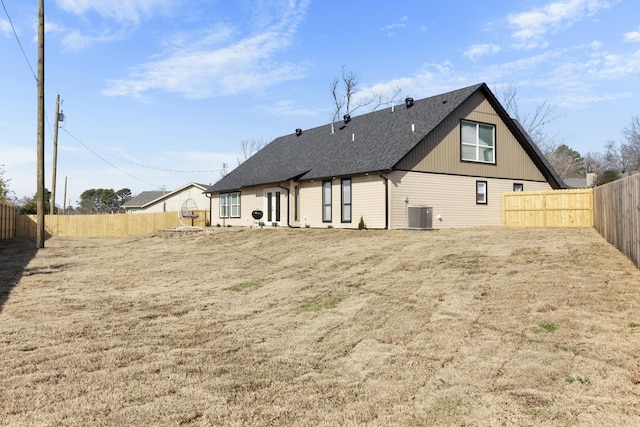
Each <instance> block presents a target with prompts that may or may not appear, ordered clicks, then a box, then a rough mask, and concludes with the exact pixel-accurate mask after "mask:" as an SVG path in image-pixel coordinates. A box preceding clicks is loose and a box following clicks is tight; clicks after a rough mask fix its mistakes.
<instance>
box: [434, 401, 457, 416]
mask: <svg viewBox="0 0 640 427" xmlns="http://www.w3.org/2000/svg"><path fill="white" fill-rule="evenodd" d="M431 410H432V411H433V412H434V413H439V414H443V415H445V416H449V417H455V416H459V415H463V414H464V412H465V407H464V402H463V401H462V399H461V398H459V397H452V398H447V399H438V400H436V402H435V403H434V404H433V406H432V407H431Z"/></svg>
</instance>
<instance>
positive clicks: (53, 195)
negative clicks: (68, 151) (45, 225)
mask: <svg viewBox="0 0 640 427" xmlns="http://www.w3.org/2000/svg"><path fill="white" fill-rule="evenodd" d="M61 119H62V120H64V115H63V114H62V113H60V94H58V98H57V99H56V117H55V120H54V127H53V163H52V164H51V174H52V176H51V200H49V205H50V207H49V213H50V214H51V215H55V213H56V170H57V169H58V123H59V121H60V120H61ZM65 197H66V196H65Z"/></svg>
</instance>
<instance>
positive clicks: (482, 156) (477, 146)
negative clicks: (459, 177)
mask: <svg viewBox="0 0 640 427" xmlns="http://www.w3.org/2000/svg"><path fill="white" fill-rule="evenodd" d="M460 159H461V160H462V161H465V162H479V163H490V164H495V163H496V127H495V125H492V124H488V123H477V122H470V121H467V120H462V121H461V122H460Z"/></svg>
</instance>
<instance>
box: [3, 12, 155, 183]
mask: <svg viewBox="0 0 640 427" xmlns="http://www.w3.org/2000/svg"><path fill="white" fill-rule="evenodd" d="M0 1H1V0H0ZM62 130H64V131H65V132H66V133H67V134H69V136H70V137H72V138H73V139H75V140H76V141H77V142H78V143H79V144H80V145H82V146H83V147H84V148H86V149H87V150H89V151H90V152H91V153H93V155H94V156H96V157H97V158H99V159H100V160H102V161H103V162H105V163H106V164H108V165H109V166H112V167H114V168H116V169H118V170H119V171H120V172H122V173H123V174H125V175H129V176H130V177H131V178H133V179H136V180H138V181H140V182H143V183H145V184H148V185H150V186H152V187H157V188H162V186H161V185H156V184H153V183H151V182H148V181H145V180H144V179H141V178H138V177H137V176H135V175H132V174H130V173H129V172H127V171H125V170H124V169H121V168H119V167H118V166H116V165H114V164H113V163H111V162H110V161H109V160H107V159H105V158H104V157H102V156H101V155H100V154H98V153H96V152H95V151H94V150H93V149H91V147H89V146H88V145H86V144H85V143H84V142H82V141H80V139H78V138H76V137H75V136H73V135H71V134H70V133H69V132H68V131H67V130H66V129H64V128H62Z"/></svg>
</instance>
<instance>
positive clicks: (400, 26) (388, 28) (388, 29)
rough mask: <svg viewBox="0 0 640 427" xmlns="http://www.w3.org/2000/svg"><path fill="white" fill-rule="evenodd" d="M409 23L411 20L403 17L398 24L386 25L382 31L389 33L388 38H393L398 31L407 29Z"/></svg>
mask: <svg viewBox="0 0 640 427" xmlns="http://www.w3.org/2000/svg"><path fill="white" fill-rule="evenodd" d="M408 21H409V18H408V17H407V16H403V17H402V18H400V19H399V20H398V22H394V23H393V24H389V25H385V26H384V27H382V28H380V31H382V32H384V33H387V35H388V36H393V35H395V32H396V30H400V29H403V28H407V22H408Z"/></svg>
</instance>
